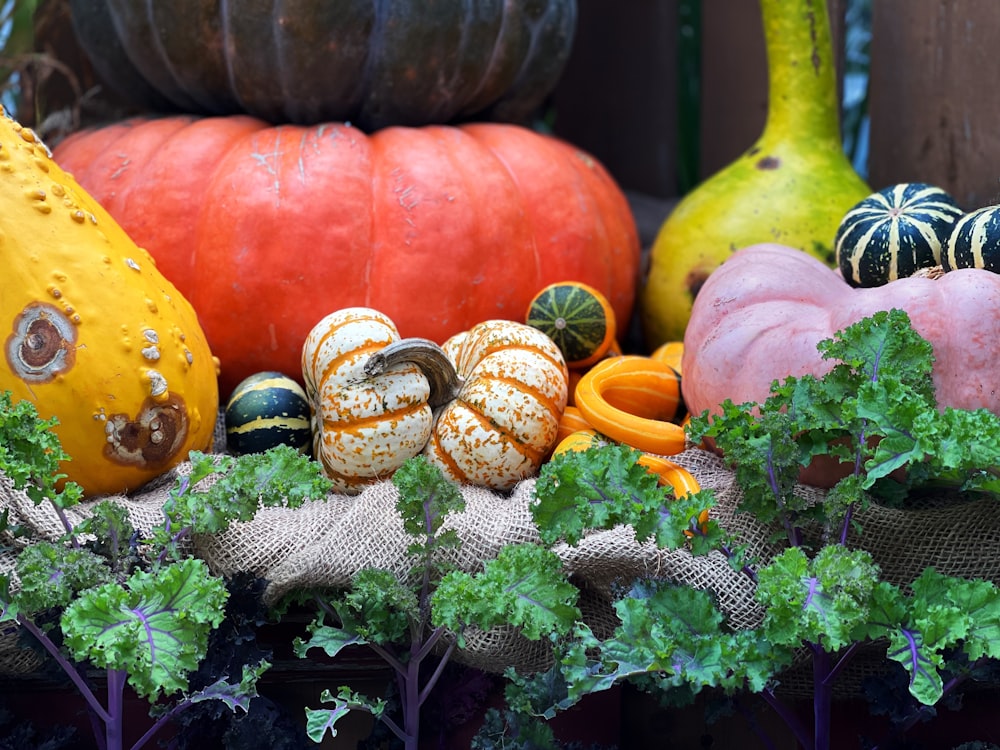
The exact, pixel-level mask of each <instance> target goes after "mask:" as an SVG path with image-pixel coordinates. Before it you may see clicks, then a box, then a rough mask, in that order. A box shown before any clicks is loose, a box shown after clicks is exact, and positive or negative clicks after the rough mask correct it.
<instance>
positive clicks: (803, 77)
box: [640, 0, 871, 348]
mask: <svg viewBox="0 0 1000 750" xmlns="http://www.w3.org/2000/svg"><path fill="white" fill-rule="evenodd" d="M760 5H761V11H762V15H763V19H764V37H765V42H766V47H767V65H768V84H769V89H768V111H767V121H766V124H765V127H764V131H763V133H762V134H761V135H760V138H759V139H758V140H757V141H756V142H755V143H754V144H753V145H751V146H750V148H749V149H747V151H746V152H745V153H744V154H743V155H742V156H740V157H739V158H738V159H737V160H736V161H734V162H732V163H731V164H730V165H729V166H727V167H725V168H724V169H723V170H722V171H720V172H718V173H716V174H715V175H714V176H712V177H710V178H709V179H707V180H706V181H705V182H703V183H701V184H700V185H698V186H697V187H696V188H695V189H693V190H692V191H691V192H690V193H688V194H687V195H685V196H684V197H683V198H682V199H681V202H680V203H679V204H678V205H677V207H676V208H675V209H674V210H673V211H672V212H671V213H670V215H669V216H668V217H667V219H666V221H664V223H663V225H662V227H661V228H660V231H659V234H658V235H657V237H656V241H655V243H654V245H653V248H652V254H651V256H650V266H649V273H648V276H647V277H646V279H645V281H644V284H643V288H642V291H641V300H640V307H641V314H642V320H643V325H644V331H645V335H646V339H647V345H648V346H649V347H650V348H655V347H656V346H658V345H660V344H662V343H663V342H664V341H668V340H681V339H683V338H684V330H685V326H686V324H687V320H688V317H689V316H690V314H691V305H692V304H693V302H694V300H695V299H696V297H697V295H698V294H699V293H700V289H701V287H702V285H703V284H704V283H705V280H706V279H707V278H708V277H709V275H710V274H711V273H712V272H713V271H714V270H715V269H716V268H717V267H718V265H719V264H720V263H721V262H722V261H724V260H725V259H726V258H728V257H729V256H730V254H731V253H732V252H733V251H734V250H737V249H739V248H741V247H745V246H747V245H751V244H755V243H760V242H778V243H781V244H784V245H790V246H793V247H797V248H800V249H802V250H804V251H806V252H809V253H812V254H814V255H815V256H816V257H818V258H820V259H821V260H823V261H824V262H826V263H828V264H830V265H834V264H835V263H836V257H835V255H834V251H833V238H834V234H835V233H836V230H837V226H838V224H839V222H840V221H841V218H842V217H843V215H844V213H845V212H846V211H847V210H848V209H849V208H850V207H851V206H853V205H854V204H855V203H857V202H858V201H860V200H861V199H863V198H864V197H865V196H866V195H868V194H869V193H870V192H871V190H870V189H869V188H868V186H867V185H866V184H865V182H864V181H863V180H862V179H861V178H860V177H859V176H858V174H857V173H856V172H855V171H854V169H853V167H852V166H851V164H850V162H849V161H848V160H847V157H846V156H845V155H844V151H843V144H842V141H841V135H840V125H839V122H840V119H839V114H838V113H839V101H838V98H837V74H836V62H835V57H834V54H833V46H832V43H831V41H830V23H829V17H828V11H827V3H826V2H815V1H814V0H794V1H793V2H788V1H787V0H761V4H760Z"/></svg>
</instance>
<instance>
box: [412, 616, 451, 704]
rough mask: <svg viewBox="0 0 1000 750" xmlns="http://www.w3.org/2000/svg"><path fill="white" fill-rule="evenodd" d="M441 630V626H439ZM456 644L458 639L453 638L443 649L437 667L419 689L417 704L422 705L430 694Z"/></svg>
mask: <svg viewBox="0 0 1000 750" xmlns="http://www.w3.org/2000/svg"><path fill="white" fill-rule="evenodd" d="M439 630H441V628H439ZM457 645H458V640H457V639H456V640H454V641H452V642H451V643H449V644H448V648H447V649H446V650H445V652H444V654H442V655H441V659H440V660H439V661H438V664H437V667H435V668H434V674H432V675H431V676H430V679H428V680H427V684H426V685H424V687H423V689H422V690H421V691H420V695H419V705H421V706H422V705H424V701H426V700H427V696H428V695H429V694H430V692H431V690H433V689H434V686H435V685H436V684H437V681H438V680H439V679H440V678H441V674H442V673H443V672H444V668H445V666H446V665H447V664H448V660H449V659H451V655H452V654H453V653H454V652H455V648H456V646H457Z"/></svg>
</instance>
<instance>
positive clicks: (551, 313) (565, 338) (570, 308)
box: [525, 281, 616, 368]
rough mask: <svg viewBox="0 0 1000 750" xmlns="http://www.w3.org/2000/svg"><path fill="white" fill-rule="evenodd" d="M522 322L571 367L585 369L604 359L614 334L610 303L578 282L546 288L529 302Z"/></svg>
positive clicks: (591, 288)
mask: <svg viewBox="0 0 1000 750" xmlns="http://www.w3.org/2000/svg"><path fill="white" fill-rule="evenodd" d="M525 322H526V323H527V324H528V325H529V326H531V327H533V328H537V329H538V330H540V331H541V332H542V333H544V334H546V335H547V336H548V337H549V338H550V339H552V340H553V341H554V342H555V344H556V346H558V347H559V349H560V351H561V352H562V354H563V357H564V358H565V360H566V364H567V366H569V367H571V368H572V367H586V366H588V365H591V364H593V363H594V362H596V361H597V360H599V359H600V358H601V357H603V356H605V355H606V354H607V352H608V350H609V349H610V348H611V345H612V344H613V343H614V340H615V335H616V321H615V313H614V310H613V309H612V308H611V303H610V302H609V301H608V299H607V297H605V296H604V295H603V294H602V293H601V292H600V291H598V290H597V289H595V288H594V287H592V286H590V285H588V284H584V283H582V282H580V281H564V282H557V283H554V284H549V285H548V286H546V287H545V288H544V289H542V290H541V291H540V292H538V294H536V295H535V296H534V298H533V299H532V300H531V302H529V303H528V310H527V313H526V314H525Z"/></svg>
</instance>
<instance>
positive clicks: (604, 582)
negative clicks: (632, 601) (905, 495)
mask: <svg viewBox="0 0 1000 750" xmlns="http://www.w3.org/2000/svg"><path fill="white" fill-rule="evenodd" d="M674 460H676V461H677V462H678V463H680V464H681V465H683V466H685V467H686V468H687V469H689V470H690V471H691V472H692V474H693V475H694V476H695V477H696V479H697V480H698V481H699V483H700V484H701V486H702V487H703V488H711V489H713V490H714V492H715V495H716V498H717V501H718V505H717V506H716V508H715V510H714V511H713V512H714V515H715V517H716V518H717V519H718V521H719V522H720V524H721V525H722V526H723V527H725V528H726V529H728V530H729V531H730V532H731V533H732V534H734V535H735V537H736V538H737V539H739V540H740V542H741V543H742V544H743V545H745V546H746V548H747V551H748V553H749V554H750V555H751V557H756V558H759V559H763V560H766V559H769V558H770V557H771V556H772V555H773V554H775V553H776V552H778V551H779V550H780V547H777V546H775V543H774V542H772V541H771V540H772V537H773V536H774V531H775V530H774V529H770V528H766V527H764V526H762V525H761V524H760V523H759V522H758V521H757V520H756V519H755V518H753V517H752V516H749V515H746V514H741V513H736V512H735V509H736V507H737V505H738V502H739V499H740V496H739V491H738V488H737V487H736V486H735V482H734V478H733V474H732V472H730V471H729V470H728V469H727V468H726V467H725V465H724V464H723V462H722V461H721V460H720V459H719V458H718V457H717V456H716V455H714V454H712V453H709V452H707V451H703V450H699V449H697V448H692V449H690V450H687V451H685V452H684V453H682V454H680V455H678V456H675V457H674ZM187 468H188V467H187V465H183V464H182V465H181V466H180V467H178V468H177V469H175V470H174V471H172V472H170V473H168V474H167V475H164V476H163V477H161V478H160V479H158V480H157V481H156V482H154V483H153V484H151V485H149V486H147V487H145V488H143V489H142V490H141V491H138V492H135V493H132V494H130V495H128V496H120V497H115V498H113V499H114V500H115V501H116V502H119V503H120V504H122V505H123V506H124V507H125V508H126V509H127V510H128V511H129V514H130V517H131V518H132V521H133V524H134V525H135V526H136V527H137V528H140V529H144V528H149V527H150V526H152V525H154V524H156V523H158V522H159V520H160V517H161V515H160V509H161V507H162V504H163V502H164V500H165V498H166V493H167V491H168V489H169V488H170V487H171V486H172V485H173V482H174V481H175V479H176V475H177V474H178V473H180V472H184V471H186V470H187ZM533 486H534V480H526V481H524V482H522V483H520V484H519V485H518V486H517V487H516V488H515V489H514V490H513V491H512V492H511V493H509V494H499V493H495V492H491V491H488V490H485V489H481V488H477V487H464V488H463V495H464V497H465V499H466V509H465V511H464V512H462V513H460V514H454V515H453V516H452V517H451V518H450V519H449V521H448V524H449V526H450V527H451V528H454V529H455V530H456V532H457V533H458V535H459V537H460V539H461V540H462V544H461V545H460V546H459V547H458V548H456V549H453V550H450V551H449V552H448V553H447V554H448V555H449V556H450V557H449V559H450V562H451V563H453V564H454V565H455V566H457V567H458V568H460V569H463V570H467V571H469V572H475V571H477V570H479V569H481V566H482V563H483V561H484V560H488V559H491V558H493V557H495V556H496V554H497V552H498V551H499V550H500V548H501V547H503V546H504V545H507V544H515V543H518V542H535V541H538V534H537V531H536V529H535V527H534V525H533V523H532V520H531V514H530V510H529V504H530V501H531V497H532V489H533ZM798 491H799V492H800V493H801V494H802V495H803V496H804V497H807V498H811V499H813V500H820V499H822V496H823V495H822V491H821V490H818V489H816V488H812V487H805V486H800V487H799V488H798ZM93 502H96V500H95V501H92V502H90V503H85V504H83V505H81V506H80V507H79V508H78V509H74V511H73V515H74V516H75V517H79V516H80V515H84V514H86V513H87V512H88V509H89V507H91V506H92V504H93ZM395 502H396V489H395V487H394V486H393V484H392V483H391V482H389V481H385V482H382V483H379V484H376V485H373V486H371V487H370V488H368V489H367V490H365V491H364V492H362V493H361V494H360V495H358V496H354V497H348V496H342V495H336V494H331V495H329V496H328V497H326V498H324V499H321V500H315V501H312V502H309V503H307V504H306V505H304V506H302V507H301V508H297V509H294V510H292V509H286V508H273V509H270V508H269V509H263V510H261V511H260V512H259V513H258V514H257V515H256V517H255V518H254V519H253V520H252V521H249V522H246V523H237V524H234V525H233V526H232V527H231V528H230V529H229V530H228V531H226V532H225V533H223V534H219V535H214V536H203V537H199V538H196V539H194V540H193V543H192V546H191V550H192V551H193V552H194V554H196V555H197V556H199V557H201V558H203V559H204V560H206V561H207V562H208V563H209V564H210V566H211V567H212V569H213V570H214V571H216V572H217V573H219V574H232V573H236V572H252V573H254V574H255V575H257V576H259V577H261V578H263V579H265V580H266V581H267V587H266V591H265V596H266V599H267V601H268V602H270V603H275V602H277V601H279V600H280V599H281V598H282V597H283V596H284V595H286V594H288V593H290V592H294V591H303V590H320V591H321V590H328V589H336V588H338V587H342V586H344V585H345V584H347V582H348V581H349V580H350V579H351V577H352V576H353V574H354V573H356V572H357V571H358V570H361V569H363V568H367V567H379V568H383V569H387V570H391V571H393V572H394V573H396V574H397V575H398V576H400V577H405V576H406V575H407V574H408V571H409V570H410V568H411V561H410V560H409V559H408V557H407V555H406V547H407V543H408V542H407V539H406V538H405V537H404V534H403V531H402V522H401V520H400V519H399V517H398V515H397V513H396V510H395ZM4 509H7V510H8V511H9V512H10V520H11V522H12V523H22V524H26V525H28V526H30V527H32V528H34V529H35V531H36V532H38V534H39V535H40V536H41V537H42V538H50V539H54V538H57V537H58V536H59V535H60V534H61V533H62V526H61V524H60V523H59V521H58V518H56V516H55V514H54V513H53V512H52V511H51V510H50V509H48V508H47V507H44V506H43V507H41V508H36V507H35V506H34V505H33V504H32V503H31V502H30V500H28V499H27V498H26V497H25V496H24V495H23V494H22V493H20V492H16V491H14V490H13V489H12V487H11V485H10V483H9V482H7V481H3V482H2V483H0V512H2V511H3V510H4ZM858 520H859V521H860V523H861V525H862V526H863V528H864V536H863V540H864V546H865V547H866V548H867V549H869V550H870V551H871V552H872V553H873V555H874V557H875V559H876V561H877V562H878V563H879V564H880V565H881V566H882V568H883V571H884V575H885V578H886V579H887V580H889V581H891V582H894V583H900V584H905V583H908V582H909V581H911V580H913V578H915V577H916V576H917V575H918V574H919V573H920V571H921V570H923V569H924V568H925V567H926V566H928V565H933V566H934V567H936V568H937V569H938V570H940V571H941V572H942V573H945V574H951V575H959V576H966V577H970V578H971V577H981V578H985V579H988V580H992V581H996V582H1000V503H996V502H993V501H990V500H981V501H974V502H962V503H958V502H957V501H944V500H942V501H940V502H929V503H926V504H925V506H924V507H921V508H917V509H908V510H898V509H889V508H883V507H873V508H871V509H870V510H868V511H866V512H865V513H863V514H860V515H859V519H858ZM554 551H555V552H556V554H558V555H559V557H560V558H561V559H562V561H563V563H564V567H565V570H566V571H567V572H568V574H569V575H570V576H571V577H572V579H573V580H574V582H575V583H576V584H577V585H579V586H580V588H581V591H582V601H581V606H582V609H583V611H584V613H585V617H586V619H587V621H588V623H589V624H590V625H591V627H593V628H594V630H595V632H597V633H598V634H599V635H605V634H608V633H609V632H610V630H611V629H612V628H613V627H614V624H615V618H614V614H613V610H612V608H611V601H612V594H613V590H614V588H615V586H616V584H618V583H620V582H622V581H628V580H629V579H632V578H634V577H636V576H656V577H660V578H665V579H671V580H675V581H679V582H681V583H686V584H689V585H692V586H695V587H697V588H703V589H709V590H711V591H714V592H715V593H716V594H717V596H718V599H719V603H720V606H721V607H722V609H723V611H724V612H725V613H726V615H727V616H728V619H729V624H730V625H731V626H732V627H734V628H745V627H753V626H755V625H757V624H758V623H759V622H760V619H761V617H762V610H761V608H760V607H759V605H758V604H757V603H756V601H755V600H754V587H753V585H752V583H751V582H750V580H749V579H748V578H747V577H746V576H744V575H742V574H740V573H739V572H737V571H735V570H733V568H732V567H731V566H730V565H729V563H728V562H727V560H726V559H725V558H724V556H723V555H722V554H721V553H711V554H709V555H706V556H698V557H696V556H693V555H691V554H690V553H689V552H688V551H687V550H676V551H663V550H660V549H658V548H657V547H656V546H655V545H654V544H653V543H645V544H639V543H638V542H637V541H636V539H635V536H634V534H633V533H632V531H631V529H629V528H627V527H621V528H616V529H613V530H610V531H604V532H595V533H592V534H590V535H588V536H587V537H586V538H585V539H583V541H582V542H580V543H579V544H577V545H575V546H573V547H570V546H568V545H565V544H560V545H557V546H556V547H554ZM12 560H13V556H12V554H10V553H7V554H5V555H2V556H0V566H2V569H3V570H10V568H11V566H12ZM467 635H469V637H468V644H467V648H466V649H464V650H462V651H460V652H458V655H457V656H456V658H457V659H459V660H461V661H462V662H464V663H466V664H469V665H472V666H477V667H479V668H482V669H486V670H489V671H497V672H498V671H502V670H503V669H504V668H506V667H508V666H514V667H517V668H519V669H522V670H525V671H531V670H535V669H540V668H545V667H547V666H548V665H549V663H550V658H551V657H550V653H549V652H548V649H547V647H546V645H545V644H542V643H532V642H529V641H527V640H526V639H524V638H522V637H521V636H519V635H518V634H517V633H516V632H512V631H509V630H505V629H497V630H496V631H490V632H488V633H474V634H467ZM7 640H9V638H7V639H5V638H0V671H2V672H6V673H8V674H9V673H12V672H16V671H24V670H25V669H30V668H31V665H30V664H27V665H24V664H21V665H18V664H17V660H18V659H17V657H18V655H19V651H18V649H14V648H12V647H10V645H9V643H7V644H6V647H7V650H6V652H5V650H4V649H5V644H4V641H7ZM796 679H797V678H796V677H795V676H794V675H789V676H786V678H785V679H783V682H784V683H785V685H786V687H787V688H788V689H791V690H795V684H796ZM803 679H804V682H803V686H802V689H803V690H806V691H808V690H809V689H810V687H809V682H810V681H811V676H805V675H804V676H803Z"/></svg>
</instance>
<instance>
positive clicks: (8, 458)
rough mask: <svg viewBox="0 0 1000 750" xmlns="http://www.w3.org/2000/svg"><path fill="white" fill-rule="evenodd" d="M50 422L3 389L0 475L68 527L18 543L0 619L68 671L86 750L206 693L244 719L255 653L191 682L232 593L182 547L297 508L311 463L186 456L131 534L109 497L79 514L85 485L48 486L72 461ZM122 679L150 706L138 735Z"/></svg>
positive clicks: (4, 525) (309, 487) (3, 586)
mask: <svg viewBox="0 0 1000 750" xmlns="http://www.w3.org/2000/svg"><path fill="white" fill-rule="evenodd" d="M54 427H55V421H54V419H48V420H41V419H39V417H38V413H37V411H36V410H35V408H34V406H33V404H32V403H31V402H30V401H28V400H24V399H21V400H12V398H11V394H10V392H9V391H4V392H0V472H2V473H3V475H4V476H5V477H6V478H8V479H9V480H10V481H11V482H12V484H13V486H14V487H15V488H17V489H18V490H20V491H23V492H24V493H25V494H26V496H27V497H28V498H29V499H30V502H32V503H33V504H34V505H35V506H36V507H44V508H45V509H46V510H47V511H48V512H52V513H54V514H55V515H54V517H55V518H57V519H59V522H60V523H61V525H62V527H63V528H62V531H63V532H64V533H65V537H64V538H58V536H57V538H56V539H55V540H52V539H47V538H45V537H44V536H43V537H41V538H29V539H25V541H26V542H30V544H27V546H25V548H24V550H23V552H22V553H21V554H19V555H18V557H17V560H16V568H15V569H13V570H5V571H4V572H3V573H0V622H2V623H3V624H4V625H5V627H10V626H12V625H16V626H18V627H20V628H22V629H23V630H24V631H26V635H27V636H28V637H30V638H32V639H34V641H35V642H36V643H37V644H38V647H39V648H42V649H44V651H45V652H46V653H47V654H48V655H49V656H50V657H51V658H52V659H53V663H54V664H55V665H56V668H57V669H59V670H61V671H62V672H64V673H65V675H66V678H67V679H68V681H69V683H70V684H71V685H72V687H73V688H74V689H75V690H76V691H78V692H79V694H80V696H81V697H82V698H83V700H84V701H85V704H86V709H87V711H88V713H89V714H90V717H91V726H92V727H93V730H94V740H95V741H96V742H97V745H96V746H97V747H102V748H106V750H124V748H126V747H131V748H133V750H138V748H140V747H143V746H144V745H146V743H147V742H149V741H151V740H152V739H153V738H156V737H157V736H158V735H160V734H161V732H163V731H164V730H165V729H166V728H167V727H168V726H169V725H170V722H171V721H173V720H176V718H177V717H178V716H179V715H181V714H183V713H184V712H186V711H190V710H191V709H192V707H194V706H196V705H197V704H199V703H202V702H205V701H220V705H225V706H226V707H228V709H229V710H231V711H233V712H237V711H239V712H240V713H242V714H245V713H246V712H247V711H248V709H249V705H250V701H251V700H252V699H253V698H254V697H255V696H256V695H257V682H258V680H259V679H260V676H261V675H262V674H263V673H264V672H265V671H266V670H267V669H268V668H269V667H270V664H269V663H267V662H266V661H260V662H257V663H253V664H246V665H245V666H244V667H243V668H242V670H241V671H240V673H237V674H229V675H216V676H215V679H213V680H212V681H211V682H210V683H206V684H205V685H204V686H198V687H197V688H196V689H195V688H193V685H192V684H193V678H194V676H195V672H196V670H197V669H198V668H199V665H201V664H202V663H203V661H204V660H205V659H206V655H207V651H208V643H209V636H210V635H211V634H212V632H213V631H215V630H217V629H218V628H219V627H220V624H221V623H222V621H223V619H224V617H225V616H226V604H227V600H228V599H229V592H228V590H227V586H226V581H225V580H224V579H223V578H222V577H221V576H217V575H214V574H213V573H212V572H211V571H210V570H209V567H208V565H207V564H206V563H205V561H203V560H201V559H198V558H196V557H193V556H192V555H191V554H189V553H188V552H186V551H185V550H186V547H185V546H184V542H185V540H190V537H191V536H192V535H193V534H198V533H216V532H218V531H220V530H223V529H225V528H226V527H227V526H228V525H229V524H230V523H232V522H234V521H239V520H244V521H245V520H247V519H249V518H251V517H252V516H253V515H254V513H255V512H256V511H257V509H258V508H260V507H273V506H288V507H297V506H301V505H302V503H303V502H304V501H305V500H306V499H308V498H310V497H320V496H322V495H323V494H324V493H325V492H326V491H327V490H328V488H329V484H328V482H327V480H326V479H325V478H324V477H323V476H322V475H321V473H320V471H319V467H318V465H317V464H315V463H314V462H312V461H309V460H308V459H307V457H305V456H303V455H302V454H301V453H299V452H297V451H295V450H293V449H292V448H290V447H288V446H282V447H280V448H275V449H273V450H272V451H270V452H268V453H264V454H253V455H248V456H241V457H240V458H234V457H232V456H215V457H213V456H209V455H206V454H203V453H200V452H198V451H195V452H194V453H193V454H192V455H191V459H192V470H191V472H190V473H189V474H187V475H185V476H184V477H178V478H177V479H176V481H175V482H174V487H173V490H172V491H171V492H170V495H169V500H168V501H167V503H166V504H165V505H164V506H163V507H162V509H161V516H162V521H161V522H160V523H158V524H157V525H156V526H155V527H153V528H136V527H135V525H134V524H133V522H132V520H131V519H130V517H129V515H128V512H127V510H126V508H125V507H124V506H123V505H122V504H121V503H120V502H116V501H115V500H114V499H109V498H103V499H101V500H100V501H99V502H98V503H96V504H93V505H91V506H88V507H87V509H86V511H84V512H81V507H82V505H81V502H80V500H81V497H82V494H83V493H82V488H81V487H80V486H79V485H77V484H75V483H74V482H72V481H69V482H66V483H65V484H63V485H62V486H61V487H60V486H57V483H56V479H57V478H58V477H60V475H61V473H62V470H61V466H62V462H63V461H65V460H66V459H68V458H69V456H68V455H67V454H66V453H65V452H64V450H63V448H62V446H61V445H60V441H59V438H58V436H57V435H56V433H55V431H54V429H53V428H54ZM208 478H212V480H213V481H211V482H203V480H206V479H208ZM71 519H75V520H71ZM9 521H10V519H9V518H8V514H7V513H6V512H5V513H4V514H3V517H2V519H0V532H2V533H3V534H4V535H5V536H8V535H10V534H14V533H17V534H18V535H19V536H21V537H22V538H23V537H24V535H25V534H26V533H27V529H25V528H20V529H16V528H14V527H13V526H11V525H8V524H9ZM94 538H96V539H97V540H99V541H98V542H96V543H89V542H88V539H94ZM140 547H141V548H142V552H141V553H140V552H139V551H138V549H139V548H140ZM53 615H55V616H54V617H53ZM84 665H85V666H86V667H87V668H88V669H86V670H85V669H83V666H84ZM95 670H96V671H97V672H99V673H100V674H102V675H103V676H104V679H105V682H106V687H105V689H104V694H105V696H106V698H105V699H103V700H102V695H101V691H98V690H97V688H96V686H95V685H94V683H93V682H92V681H91V680H90V679H89V677H88V676H87V673H88V672H90V671H95ZM126 687H127V688H130V689H131V690H132V691H134V693H135V695H137V696H138V697H139V698H140V699H142V700H145V701H148V702H149V704H150V706H151V711H150V714H151V716H153V720H152V722H151V724H150V726H149V727H148V729H146V731H145V732H137V731H135V728H134V727H130V726H128V722H127V721H126V719H127V711H126V703H125V696H126ZM153 706H155V709H153V708H152V707H153ZM126 730H128V731H127V732H126ZM129 735H133V736H136V737H138V738H139V739H137V740H136V741H135V744H132V745H126V744H125V742H126V737H128V736H129Z"/></svg>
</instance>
